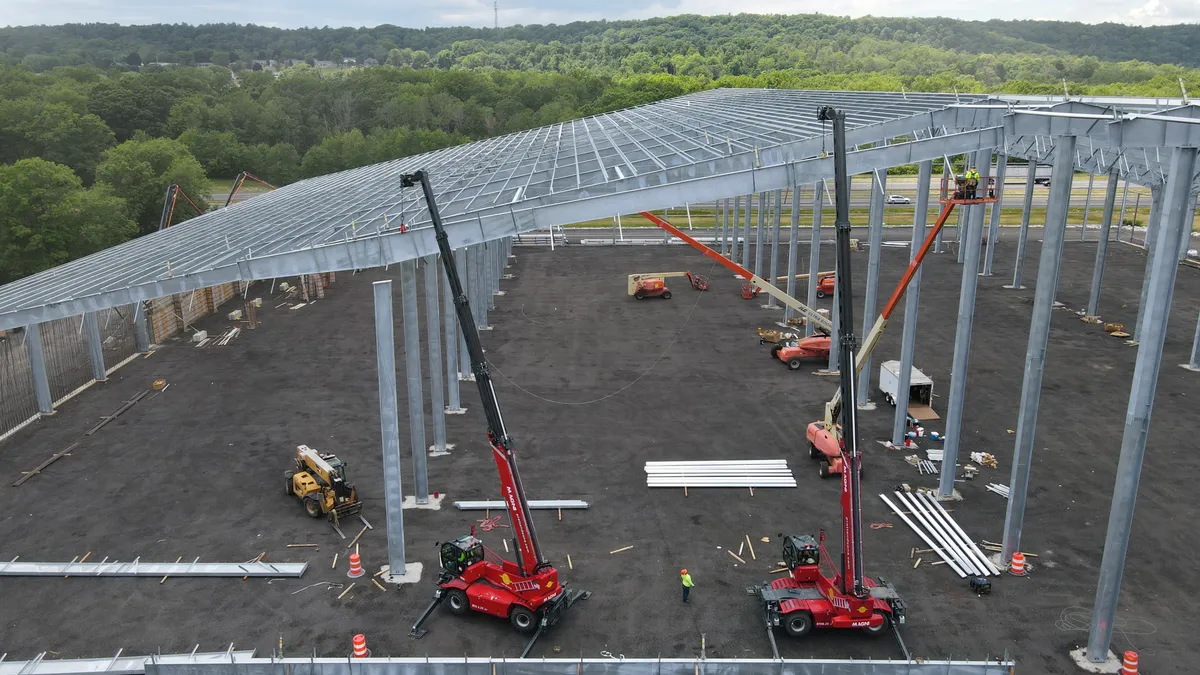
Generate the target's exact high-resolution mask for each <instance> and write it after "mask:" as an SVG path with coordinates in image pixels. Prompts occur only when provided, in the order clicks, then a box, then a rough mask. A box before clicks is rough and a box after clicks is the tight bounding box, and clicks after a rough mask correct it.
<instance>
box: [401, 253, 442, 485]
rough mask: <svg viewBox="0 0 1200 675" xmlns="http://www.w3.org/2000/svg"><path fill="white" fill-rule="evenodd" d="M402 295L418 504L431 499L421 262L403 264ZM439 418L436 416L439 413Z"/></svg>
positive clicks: (409, 408)
mask: <svg viewBox="0 0 1200 675" xmlns="http://www.w3.org/2000/svg"><path fill="white" fill-rule="evenodd" d="M400 295H401V297H402V298H403V307H404V376H405V380H406V381H407V382H408V426H409V441H410V444H411V445H412V463H413V494H414V496H415V497H416V500H417V503H418V504H425V503H428V502H429V478H428V477H427V476H426V475H425V453H426V452H428V451H429V448H428V447H427V446H426V445H425V400H424V396H423V394H422V393H421V327H420V325H419V324H418V323H417V261H416V260H406V261H404V262H402V263H400ZM435 417H436V415H435Z"/></svg>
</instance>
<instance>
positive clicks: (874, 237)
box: [829, 168, 887, 407]
mask: <svg viewBox="0 0 1200 675" xmlns="http://www.w3.org/2000/svg"><path fill="white" fill-rule="evenodd" d="M871 178H872V180H871V212H870V216H869V222H868V225H869V230H870V232H869V235H868V239H869V244H868V245H869V247H870V248H869V253H868V257H867V288H866V291H865V292H864V293H863V295H864V296H865V297H864V298H863V330H862V339H864V340H865V339H866V337H867V333H868V332H869V331H870V330H871V326H873V325H875V319H877V318H878V317H877V316H876V312H875V296H876V295H878V290H879V288H878V287H879V261H880V258H881V257H882V255H883V212H884V210H885V209H886V205H885V204H884V203H883V199H884V196H883V193H884V191H885V190H887V169H886V168H884V169H883V170H882V171H880V170H879V169H876V170H875V171H873V172H872V174H871ZM829 344H830V345H831V347H832V345H833V343H832V342H831V343H829ZM858 359H859V362H860V363H862V372H861V373H859V374H858V402H857V403H858V405H859V406H860V407H861V406H865V405H867V402H868V400H869V397H868V396H867V394H868V393H870V390H871V356H870V355H869V354H868V355H867V357H866V358H865V359H864V358H863V357H862V355H859V357H858Z"/></svg>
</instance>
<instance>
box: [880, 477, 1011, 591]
mask: <svg viewBox="0 0 1200 675" xmlns="http://www.w3.org/2000/svg"><path fill="white" fill-rule="evenodd" d="M892 494H893V495H895V497H896V499H897V500H899V502H900V503H901V504H903V505H904V506H906V507H908V508H909V509H910V514H907V515H906V514H905V513H904V512H902V511H901V510H900V509H899V508H897V507H896V505H895V504H893V503H892V502H891V501H890V500H889V499H888V498H887V496H886V495H882V494H881V495H879V498H880V499H882V500H883V501H884V503H885V504H887V505H888V508H890V509H892V511H893V512H894V513H895V514H896V515H897V516H899V517H900V519H901V520H903V521H904V522H905V524H907V525H908V526H909V527H910V528H912V530H913V531H914V532H916V533H917V535H918V536H919V537H921V539H922V541H924V542H925V543H926V544H928V545H929V546H930V548H932V549H934V551H936V552H937V554H938V555H939V556H940V557H941V558H942V559H943V560H945V561H946V563H947V564H948V565H949V566H950V568H951V569H953V570H954V572H955V573H956V574H958V575H959V576H960V577H966V576H967V575H968V574H969V575H972V576H976V575H978V576H987V575H989V574H994V575H999V574H1000V570H999V569H998V568H997V567H996V566H995V565H994V564H993V563H992V562H991V561H990V560H989V559H988V558H987V557H986V556H985V555H984V554H983V552H982V551H981V550H979V547H978V546H976V545H975V542H974V541H973V540H972V539H971V538H970V537H968V536H967V535H966V533H965V532H963V530H962V528H961V527H959V525H958V523H956V522H955V521H954V519H953V518H952V517H950V514H949V513H947V512H946V510H945V509H944V508H942V505H941V503H940V502H938V501H937V499H936V498H935V497H934V496H933V495H931V494H929V493H928V492H923V491H917V492H914V493H911V494H905V493H903V492H899V491H897V492H893V493H892ZM909 515H912V516H913V518H911V519H910V518H909V517H908V516H909Z"/></svg>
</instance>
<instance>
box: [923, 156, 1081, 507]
mask: <svg viewBox="0 0 1200 675" xmlns="http://www.w3.org/2000/svg"><path fill="white" fill-rule="evenodd" d="M975 154H976V159H977V160H978V163H977V164H975V166H976V167H980V166H982V167H983V170H982V171H980V172H979V182H980V184H981V185H984V186H986V185H987V179H988V177H987V174H988V170H989V169H990V168H991V166H992V151H991V150H990V149H989V150H980V151H978V152H977V153H975ZM1067 156H1068V157H1072V156H1074V153H1071V154H1070V155H1067ZM1068 173H1069V172H1068ZM985 189H986V187H985ZM976 194H978V192H977V193H976ZM969 209H970V211H971V213H970V214H969V216H968V217H967V232H966V235H965V236H964V237H963V242H962V245H961V246H960V247H959V250H960V252H961V253H960V255H963V271H962V286H961V288H960V290H959V298H958V331H957V332H956V333H955V335H954V361H953V366H951V370H950V400H949V402H948V405H947V408H946V443H945V447H944V449H943V450H942V457H943V460H942V474H941V477H940V480H939V481H938V497H939V498H942V499H948V498H949V497H951V496H952V495H953V494H954V468H955V467H954V462H955V461H956V460H957V459H958V445H959V442H960V441H961V437H962V416H963V406H964V405H965V402H966V394H967V366H968V364H969V363H970V360H971V328H972V325H973V323H974V320H975V290H976V287H977V284H978V282H979V258H980V255H979V254H980V250H981V245H982V243H983V210H984V209H983V205H982V204H976V205H974V206H971V207H969Z"/></svg>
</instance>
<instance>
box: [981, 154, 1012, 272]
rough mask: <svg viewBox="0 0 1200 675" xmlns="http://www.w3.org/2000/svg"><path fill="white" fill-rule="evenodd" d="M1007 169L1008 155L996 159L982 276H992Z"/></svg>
mask: <svg viewBox="0 0 1200 675" xmlns="http://www.w3.org/2000/svg"><path fill="white" fill-rule="evenodd" d="M1007 171H1008V155H1000V159H998V160H996V202H995V203H993V204H992V213H991V215H992V222H991V227H989V228H988V239H987V254H986V255H985V256H984V258H983V276H985V277H990V276H992V259H993V258H995V257H996V240H997V239H999V238H1000V209H1001V207H1002V206H1003V205H1004V176H1005V174H1006V173H1007Z"/></svg>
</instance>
